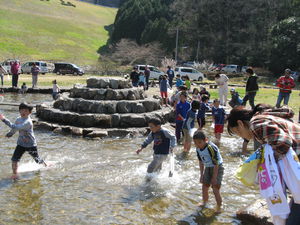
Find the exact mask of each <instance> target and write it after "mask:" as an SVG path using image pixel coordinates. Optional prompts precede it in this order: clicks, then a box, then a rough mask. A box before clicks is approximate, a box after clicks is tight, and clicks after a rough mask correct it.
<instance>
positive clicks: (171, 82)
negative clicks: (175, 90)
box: [169, 78, 173, 88]
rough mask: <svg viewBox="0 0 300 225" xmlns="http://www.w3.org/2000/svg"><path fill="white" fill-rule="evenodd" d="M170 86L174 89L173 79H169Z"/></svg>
mask: <svg viewBox="0 0 300 225" xmlns="http://www.w3.org/2000/svg"><path fill="white" fill-rule="evenodd" d="M169 85H170V87H171V88H172V87H173V78H169Z"/></svg>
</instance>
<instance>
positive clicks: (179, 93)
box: [137, 68, 300, 225]
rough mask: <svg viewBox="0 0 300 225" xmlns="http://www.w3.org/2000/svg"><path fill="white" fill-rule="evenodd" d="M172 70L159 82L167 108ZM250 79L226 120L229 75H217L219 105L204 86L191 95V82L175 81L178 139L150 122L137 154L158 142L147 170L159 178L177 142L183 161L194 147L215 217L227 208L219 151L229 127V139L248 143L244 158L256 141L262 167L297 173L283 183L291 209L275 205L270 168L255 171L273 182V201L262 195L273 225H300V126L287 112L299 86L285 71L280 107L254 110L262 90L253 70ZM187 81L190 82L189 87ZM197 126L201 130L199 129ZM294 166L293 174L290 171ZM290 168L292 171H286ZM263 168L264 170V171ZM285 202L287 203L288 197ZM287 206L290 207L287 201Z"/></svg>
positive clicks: (236, 95)
mask: <svg viewBox="0 0 300 225" xmlns="http://www.w3.org/2000/svg"><path fill="white" fill-rule="evenodd" d="M170 69H171V68H168V73H167V74H166V75H165V76H163V77H162V79H161V80H160V81H159V91H160V93H161V97H162V99H163V104H166V99H168V95H167V93H168V91H167V88H171V85H170V84H168V82H172V84H173V78H174V73H173V72H170V71H169V70H170ZM246 73H247V77H248V79H247V83H246V90H245V91H246V94H245V96H244V98H241V97H240V95H239V93H238V92H237V91H236V90H235V89H234V88H232V89H231V90H230V94H231V100H230V101H229V105H230V106H231V107H232V110H231V111H230V113H229V114H228V115H226V112H225V108H226V105H227V93H228V81H229V79H228V77H227V76H226V75H225V74H216V75H215V81H216V83H217V85H218V87H219V99H214V100H213V101H210V94H209V93H208V92H207V90H206V89H205V88H204V87H203V86H201V87H200V88H201V90H200V91H199V90H198V88H194V89H193V91H192V92H190V83H189V79H186V78H183V79H182V77H180V76H179V75H176V81H175V86H176V92H175V93H174V94H173V96H171V97H170V98H169V104H170V105H171V106H173V107H174V109H175V111H176V118H175V124H176V125H175V134H172V132H171V131H166V129H165V128H162V127H161V123H160V121H157V120H155V119H154V120H150V121H149V127H150V130H151V133H150V134H149V136H148V137H147V139H146V141H145V142H144V143H143V144H142V147H141V149H139V150H137V153H139V152H140V151H141V150H142V149H143V148H145V147H146V146H147V145H148V144H150V143H151V141H154V147H153V149H154V159H153V161H152V162H151V163H150V165H149V166H148V172H149V171H151V172H156V171H159V170H160V169H161V165H162V163H163V161H164V160H165V159H166V155H167V154H169V153H170V152H172V151H173V149H174V147H175V142H177V144H180V143H181V142H182V144H183V155H186V154H188V153H189V151H190V149H191V146H192V141H193V142H194V145H195V146H196V152H197V157H198V159H199V169H200V183H202V201H203V202H202V203H201V205H206V204H207V202H208V190H209V187H210V186H211V187H212V189H213V193H214V196H215V199H216V203H217V206H216V211H220V209H221V206H222V197H221V194H220V188H221V184H222V179H223V175H224V167H223V159H222V156H221V153H220V150H219V146H220V141H221V134H222V133H223V131H224V124H225V123H226V122H227V123H228V125H227V130H228V133H229V134H231V135H237V136H239V137H241V138H243V139H244V143H243V151H242V153H244V154H249V153H250V152H249V151H246V150H245V149H246V148H247V144H248V142H249V141H250V140H253V141H254V142H255V143H254V148H255V149H254V150H257V149H258V150H257V151H259V152H260V155H261V160H262V161H261V162H264V163H265V164H267V165H269V164H268V163H269V162H268V159H269V158H272V157H274V159H273V161H272V162H275V163H276V165H275V166H276V167H277V166H278V168H281V170H282V171H283V172H285V173H287V172H286V171H289V172H290V171H292V170H293V169H294V171H292V172H290V173H291V174H293V175H294V177H295V180H292V181H291V180H290V179H287V180H285V179H283V180H284V181H283V180H281V181H280V182H281V183H280V186H284V185H286V189H288V190H289V191H290V193H291V194H292V200H291V203H290V206H287V205H280V206H277V205H276V204H277V203H281V200H280V201H279V200H278V199H277V200H274V199H276V198H278V195H277V192H276V191H278V190H277V189H276V190H275V187H274V186H272V182H273V181H274V180H272V179H274V177H273V176H272V171H273V170H272V169H271V170H270V168H268V169H265V170H264V169H261V171H257V168H256V172H257V174H258V176H265V173H266V174H269V175H270V176H269V177H268V179H269V180H270V181H271V182H270V190H272V191H273V192H270V193H271V194H270V193H269V194H268V195H266V194H262V196H263V197H265V198H266V200H267V203H268V206H269V209H270V211H271V214H272V218H273V222H274V224H275V225H279V224H280V225H281V224H287V225H296V224H300V215H299V213H298V212H299V211H300V192H299V191H295V189H296V190H299V188H300V163H299V159H298V157H299V156H300V125H299V123H295V122H293V120H292V119H293V116H294V113H293V111H292V110H291V109H290V108H288V107H285V106H287V105H288V101H289V96H290V93H291V91H292V89H293V88H294V87H295V82H294V80H293V78H292V77H291V76H290V75H291V71H290V70H289V69H286V70H285V74H284V75H283V76H281V77H280V78H279V79H278V80H277V82H276V85H277V86H278V87H279V95H278V99H277V103H276V106H275V107H272V106H270V105H266V104H257V105H255V96H256V93H257V91H258V90H259V87H258V76H257V75H256V74H255V72H254V71H253V69H252V68H248V69H247V70H246ZM168 74H172V76H171V78H170V77H168ZM186 81H188V82H187V83H186ZM282 100H284V107H281V102H282ZM247 101H249V104H250V107H251V109H247V108H246V107H245V106H246V103H247ZM209 110H211V111H212V119H213V125H212V127H213V130H214V134H215V143H213V142H212V140H210V139H209V138H208V137H207V134H205V132H204V131H203V127H204V126H205V116H206V112H207V111H209ZM196 121H197V124H198V129H195V128H194V127H195V123H196ZM208 129H210V128H208ZM157 135H158V136H157ZM182 136H183V137H182ZM267 146H271V147H270V148H271V149H272V150H271V151H272V152H273V154H271V156H270V155H268V157H266V156H264V152H266V151H267V150H265V149H267ZM288 154H289V155H290V156H293V157H292V159H291V157H290V160H291V161H292V162H289V161H284V160H287V159H288ZM297 155H298V156H297ZM293 160H294V161H293ZM282 161H284V162H286V164H283V165H284V166H282ZM270 162H271V161H270ZM293 163H294V168H292V167H291V165H292V164H293ZM260 165H263V164H260ZM279 165H280V166H279ZM295 165H296V166H295ZM290 167H291V168H292V169H287V168H290ZM153 168H154V169H153ZM260 168H262V167H261V166H260ZM262 171H263V172H262ZM279 171H280V169H279ZM296 177H298V178H296ZM264 181H265V180H264V179H261V180H260V181H259V182H260V183H259V187H260V188H261V189H260V191H261V193H265V192H264V191H265V190H262V187H264V184H263V182H264ZM274 183H275V181H274ZM281 190H282V193H286V192H285V188H282V189H281ZM281 197H282V198H286V197H285V195H284V194H283V195H282V196H281ZM285 202H287V200H286V201H285ZM274 205H276V206H274ZM276 207H278V208H279V209H277V208H276ZM280 207H282V208H284V207H285V209H286V210H283V211H281V210H280ZM274 208H275V209H276V210H275V209H274ZM282 208H281V209H282Z"/></svg>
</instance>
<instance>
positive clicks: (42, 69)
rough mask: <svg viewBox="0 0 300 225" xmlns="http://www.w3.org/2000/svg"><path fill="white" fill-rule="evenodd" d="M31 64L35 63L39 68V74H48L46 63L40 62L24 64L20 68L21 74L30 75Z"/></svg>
mask: <svg viewBox="0 0 300 225" xmlns="http://www.w3.org/2000/svg"><path fill="white" fill-rule="evenodd" d="M33 63H35V65H37V66H38V67H39V68H40V73H41V74H45V73H48V67H47V63H45V62H42V61H30V62H26V63H24V64H23V65H22V66H21V72H22V73H27V74H30V73H31V67H32V65H33Z"/></svg>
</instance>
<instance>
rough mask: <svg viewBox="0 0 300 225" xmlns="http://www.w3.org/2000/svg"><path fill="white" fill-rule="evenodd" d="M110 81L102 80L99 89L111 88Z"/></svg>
mask: <svg viewBox="0 0 300 225" xmlns="http://www.w3.org/2000/svg"><path fill="white" fill-rule="evenodd" d="M109 84H110V82H109V79H106V78H102V79H100V86H97V87H98V88H109Z"/></svg>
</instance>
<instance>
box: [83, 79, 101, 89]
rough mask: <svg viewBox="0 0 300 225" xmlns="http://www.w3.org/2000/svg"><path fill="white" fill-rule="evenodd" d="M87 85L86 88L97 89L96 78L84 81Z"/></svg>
mask: <svg viewBox="0 0 300 225" xmlns="http://www.w3.org/2000/svg"><path fill="white" fill-rule="evenodd" d="M86 83H87V87H90V88H96V87H97V85H98V84H97V83H98V79H97V78H96V77H90V78H88V79H87V80H86Z"/></svg>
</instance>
